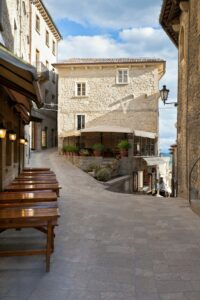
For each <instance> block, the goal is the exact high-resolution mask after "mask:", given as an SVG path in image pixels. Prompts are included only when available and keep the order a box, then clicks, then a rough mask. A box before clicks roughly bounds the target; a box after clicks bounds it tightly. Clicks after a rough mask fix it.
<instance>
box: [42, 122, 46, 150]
mask: <svg viewBox="0 0 200 300" xmlns="http://www.w3.org/2000/svg"><path fill="white" fill-rule="evenodd" d="M42 148H47V127H45V128H44V129H43V130H42Z"/></svg>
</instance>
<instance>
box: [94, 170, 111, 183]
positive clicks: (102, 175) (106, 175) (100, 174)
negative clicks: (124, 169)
mask: <svg viewBox="0 0 200 300" xmlns="http://www.w3.org/2000/svg"><path fill="white" fill-rule="evenodd" d="M96 179H97V180H99V181H108V180H109V179H111V171H110V169H108V168H102V169H99V170H98V171H97V172H96Z"/></svg>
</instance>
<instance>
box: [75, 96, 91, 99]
mask: <svg viewBox="0 0 200 300" xmlns="http://www.w3.org/2000/svg"><path fill="white" fill-rule="evenodd" d="M71 98H72V99H79V98H80V99H85V98H89V96H72V97H71Z"/></svg>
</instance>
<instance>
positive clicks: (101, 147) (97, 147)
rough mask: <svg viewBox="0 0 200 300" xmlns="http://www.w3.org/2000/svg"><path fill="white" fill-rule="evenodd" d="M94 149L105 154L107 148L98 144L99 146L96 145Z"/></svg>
mask: <svg viewBox="0 0 200 300" xmlns="http://www.w3.org/2000/svg"><path fill="white" fill-rule="evenodd" d="M92 149H93V150H97V151H101V152H103V151H104V149H105V147H104V145H103V144H101V143H98V144H94V145H93V147H92Z"/></svg>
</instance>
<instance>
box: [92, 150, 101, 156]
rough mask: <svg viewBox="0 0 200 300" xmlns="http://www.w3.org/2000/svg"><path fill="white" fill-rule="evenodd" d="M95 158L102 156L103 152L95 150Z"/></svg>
mask: <svg viewBox="0 0 200 300" xmlns="http://www.w3.org/2000/svg"><path fill="white" fill-rule="evenodd" d="M93 154H94V156H101V151H99V150H94V151H93Z"/></svg>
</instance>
